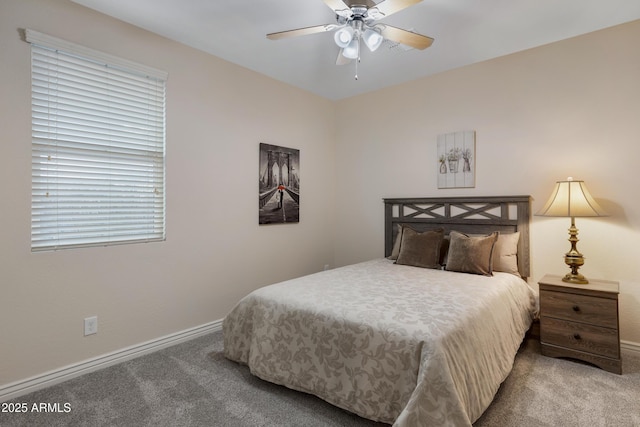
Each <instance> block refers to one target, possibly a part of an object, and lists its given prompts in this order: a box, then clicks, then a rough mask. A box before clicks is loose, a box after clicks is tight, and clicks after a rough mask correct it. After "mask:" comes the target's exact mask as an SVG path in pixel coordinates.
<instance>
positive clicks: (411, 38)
mask: <svg viewBox="0 0 640 427" xmlns="http://www.w3.org/2000/svg"><path fill="white" fill-rule="evenodd" d="M382 36H383V37H384V38H385V39H389V40H391V41H394V42H397V43H402V44H405V45H407V46H411V47H412V48H414V49H420V50H423V49H426V48H428V47H429V46H431V44H432V43H433V39H432V38H431V37H427V36H423V35H422V34H418V33H412V32H411V31H407V30H402V29H400V28H396V27H392V26H391V25H385V26H384V28H383V29H382Z"/></svg>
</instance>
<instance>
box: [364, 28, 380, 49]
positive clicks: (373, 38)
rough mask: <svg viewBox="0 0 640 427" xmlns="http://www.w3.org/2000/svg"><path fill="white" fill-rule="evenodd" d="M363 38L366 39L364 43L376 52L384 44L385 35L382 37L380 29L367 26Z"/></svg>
mask: <svg viewBox="0 0 640 427" xmlns="http://www.w3.org/2000/svg"><path fill="white" fill-rule="evenodd" d="M362 40H364V44H366V45H367V47H368V48H369V50H370V51H371V52H375V50H376V49H378V48H379V47H380V45H381V44H382V41H383V40H384V37H382V34H380V32H379V31H377V30H372V29H371V28H367V29H366V30H365V31H364V34H363V35H362Z"/></svg>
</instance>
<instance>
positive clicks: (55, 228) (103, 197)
mask: <svg viewBox="0 0 640 427" xmlns="http://www.w3.org/2000/svg"><path fill="white" fill-rule="evenodd" d="M26 39H27V41H28V42H29V43H31V81H32V190H31V249H32V251H40V250H51V249H61V248H70V247H82V246H99V245H100V246H101V245H109V244H117V243H133V242H150V241H159V240H164V238H165V83H166V77H167V76H166V73H164V72H161V71H158V70H154V69H151V68H147V67H144V66H141V65H139V64H135V63H133V62H129V61H126V60H122V59H119V58H115V57H112V56H110V55H106V54H103V53H100V52H96V51H93V50H90V49H87V48H84V47H82V46H79V45H75V44H72V43H68V42H65V41H63V40H59V39H55V38H53V37H49V36H46V35H44V34H40V33H37V32H35V31H31V30H27V31H26Z"/></svg>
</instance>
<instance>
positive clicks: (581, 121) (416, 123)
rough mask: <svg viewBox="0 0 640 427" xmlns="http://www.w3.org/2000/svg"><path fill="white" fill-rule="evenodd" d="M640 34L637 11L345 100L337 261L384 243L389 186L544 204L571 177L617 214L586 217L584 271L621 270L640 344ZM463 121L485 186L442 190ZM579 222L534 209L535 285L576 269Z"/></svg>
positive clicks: (633, 337) (377, 252)
mask: <svg viewBox="0 0 640 427" xmlns="http://www.w3.org/2000/svg"><path fill="white" fill-rule="evenodd" d="M638 40H640V21H636V22H633V23H630V24H627V25H622V26H618V27H614V28H611V29H607V30H604V31H600V32H596V33H592V34H589V35H585V36H582V37H578V38H574V39H570V40H565V41H562V42H559V43H554V44H551V45H547V46H543V47H540V48H537V49H532V50H529V51H525V52H521V53H517V54H513V55H509V56H505V57H502V58H498V59H495V60H492V61H487V62H483V63H479V64H475V65H472V66H468V67H464V68H460V69H457V70H454V71H450V72H446V73H442V74H439V75H436V76H432V77H429V78H426V79H422V80H419V81H416V82H413V83H409V84H404V85H400V86H396V87H392V88H389V89H386V90H381V91H378V92H375V93H371V94H368V95H362V96H358V97H353V98H350V99H347V100H344V101H341V102H339V103H338V104H337V108H336V117H337V118H338V119H337V129H339V132H338V144H337V147H338V151H337V156H336V159H337V162H336V178H337V182H339V183H340V191H338V192H337V197H336V201H337V206H339V207H340V220H339V221H338V223H337V227H338V228H337V229H338V232H337V234H336V259H337V260H338V261H339V263H340V264H348V263H352V262H356V261H360V260H365V259H368V258H372V257H376V256H381V255H382V253H383V252H382V248H383V231H382V224H383V209H382V201H381V199H382V198H383V197H403V196H409V197H419V196H454V195H520V194H527V195H531V196H532V197H533V210H534V212H535V211H537V210H538V209H540V208H541V207H542V204H544V202H545V201H546V200H547V198H548V197H549V195H550V193H551V190H552V188H553V184H554V182H555V181H556V180H560V179H565V178H566V177H567V176H573V177H574V178H576V179H583V180H585V181H586V183H587V185H588V188H589V189H590V191H591V193H592V194H593V196H594V197H595V198H596V199H598V200H599V201H600V202H601V203H602V205H603V206H604V207H605V208H606V209H607V210H608V211H609V213H611V216H610V217H607V218H597V219H591V218H589V219H586V218H578V219H577V220H576V222H577V227H578V228H579V229H580V234H579V238H580V239H581V240H580V242H579V244H578V248H579V249H580V250H581V252H583V253H584V254H585V256H586V264H585V266H584V267H583V268H582V269H581V271H582V272H583V273H584V274H585V275H586V276H587V277H593V278H604V279H610V280H618V281H620V315H621V322H620V323H621V325H620V326H621V335H622V339H623V340H626V341H632V342H634V343H636V344H637V345H640V251H639V250H638V242H639V241H640V197H639V194H640V190H639V189H638V184H637V183H638V182H639V178H638V176H636V173H638V171H639V170H640V168H639V165H640V164H639V163H638V162H639V161H640V119H639V118H640V50H639V49H638V46H637V41H638ZM414 53H415V52H410V53H408V54H414ZM362 67H366V64H364V63H363V64H362ZM363 72H364V71H363ZM462 130H475V131H476V132H477V134H476V140H477V142H476V144H477V145H476V152H477V158H476V166H477V174H476V187H475V188H473V189H455V190H454V189H449V190H438V189H437V183H436V174H437V170H436V166H437V162H436V136H437V135H438V134H441V133H449V132H455V131H462ZM569 225H570V221H569V219H568V218H544V217H533V222H532V230H531V244H532V251H531V255H532V268H533V272H532V280H531V282H532V283H535V281H536V280H538V279H540V278H541V277H542V276H543V275H544V274H546V273H556V274H564V273H565V272H567V271H568V269H567V267H566V266H565V265H564V262H563V255H564V253H565V252H566V251H567V250H568V249H569V243H568V242H567V240H566V239H567V238H568V235H567V228H568V227H569Z"/></svg>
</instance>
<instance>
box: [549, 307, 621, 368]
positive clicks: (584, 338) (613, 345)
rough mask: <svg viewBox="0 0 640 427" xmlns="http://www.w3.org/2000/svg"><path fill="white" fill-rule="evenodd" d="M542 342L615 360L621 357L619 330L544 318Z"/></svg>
mask: <svg viewBox="0 0 640 427" xmlns="http://www.w3.org/2000/svg"><path fill="white" fill-rule="evenodd" d="M540 341H541V342H542V343H547V344H553V345H557V346H561V347H564V348H570V349H574V350H580V351H584V352H588V353H593V354H597V355H601V356H606V357H610V358H613V359H618V358H619V357H620V347H619V337H618V330H617V329H611V328H603V327H600V326H593V325H588V324H585V323H578V322H569V321H566V320H559V319H553V318H550V317H547V316H542V317H540Z"/></svg>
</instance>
